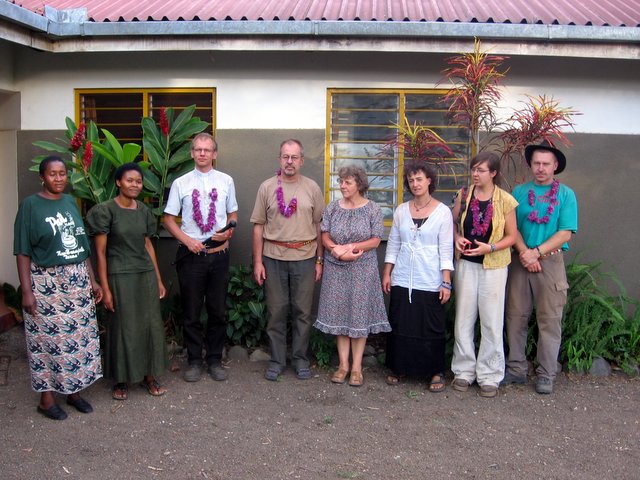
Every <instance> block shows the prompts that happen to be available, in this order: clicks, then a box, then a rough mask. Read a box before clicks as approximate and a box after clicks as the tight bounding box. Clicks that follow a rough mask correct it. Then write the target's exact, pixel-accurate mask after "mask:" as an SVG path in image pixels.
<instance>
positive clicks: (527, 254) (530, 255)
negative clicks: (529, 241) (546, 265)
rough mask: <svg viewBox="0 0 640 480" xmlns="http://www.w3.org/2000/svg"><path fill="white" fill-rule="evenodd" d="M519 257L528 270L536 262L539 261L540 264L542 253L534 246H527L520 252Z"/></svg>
mask: <svg viewBox="0 0 640 480" xmlns="http://www.w3.org/2000/svg"><path fill="white" fill-rule="evenodd" d="M518 258H519V259H520V263H521V264H522V266H523V267H524V268H526V269H527V270H528V269H529V267H530V266H531V265H533V264H534V263H538V264H539V263H540V262H539V259H540V254H539V253H538V251H537V250H534V249H532V248H527V249H526V250H523V251H522V252H520V254H519V255H518ZM540 271H542V268H540Z"/></svg>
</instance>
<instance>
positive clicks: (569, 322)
mask: <svg viewBox="0 0 640 480" xmlns="http://www.w3.org/2000/svg"><path fill="white" fill-rule="evenodd" d="M567 281H568V282H569V291H568V294H567V305H566V307H565V313H564V318H563V332H562V336H563V342H562V347H561V350H560V356H561V358H562V359H563V360H566V361H567V363H568V366H569V368H570V369H573V370H577V371H588V370H589V368H591V364H592V362H593V359H594V358H596V357H602V358H605V359H607V360H609V361H612V362H615V363H616V364H618V365H619V366H620V367H621V368H622V369H623V370H624V371H626V372H628V373H631V372H634V371H635V368H636V367H637V366H638V364H639V363H640V309H639V308H638V306H639V302H638V301H636V300H632V299H630V298H629V297H628V296H627V295H626V292H625V291H624V287H623V286H622V284H621V283H620V282H619V281H618V280H617V278H616V277H615V276H613V275H612V274H605V273H603V272H602V271H601V270H600V263H591V264H583V263H577V262H575V261H574V262H573V263H571V264H569V265H567ZM612 291H613V292H616V293H611V292H612Z"/></svg>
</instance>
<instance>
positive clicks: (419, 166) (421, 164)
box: [403, 160, 438, 195]
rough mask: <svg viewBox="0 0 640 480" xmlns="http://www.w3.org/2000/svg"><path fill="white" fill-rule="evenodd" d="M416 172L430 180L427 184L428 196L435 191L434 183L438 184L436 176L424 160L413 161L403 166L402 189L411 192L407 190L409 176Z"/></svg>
mask: <svg viewBox="0 0 640 480" xmlns="http://www.w3.org/2000/svg"><path fill="white" fill-rule="evenodd" d="M418 172H422V173H424V176H425V177H427V178H428V179H430V180H431V183H430V184H429V195H431V194H432V193H433V192H435V190H436V183H437V182H438V174H437V173H436V171H435V170H434V169H433V167H431V166H430V165H429V164H428V163H427V162H425V161H424V160H413V161H411V162H408V163H406V164H405V166H404V175H403V180H404V188H405V189H406V190H408V191H411V189H410V188H409V175H415V174H416V173H418Z"/></svg>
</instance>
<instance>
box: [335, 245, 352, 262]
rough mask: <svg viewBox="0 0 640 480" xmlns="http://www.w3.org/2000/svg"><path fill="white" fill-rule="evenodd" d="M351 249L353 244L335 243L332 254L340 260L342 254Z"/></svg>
mask: <svg viewBox="0 0 640 480" xmlns="http://www.w3.org/2000/svg"><path fill="white" fill-rule="evenodd" d="M349 250H353V246H352V245H350V244H349V245H334V246H333V248H332V249H331V255H332V256H333V257H334V258H337V259H338V260H341V259H342V256H343V255H345V254H346V253H347V252H348V251H349Z"/></svg>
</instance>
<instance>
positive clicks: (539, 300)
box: [503, 141, 578, 394]
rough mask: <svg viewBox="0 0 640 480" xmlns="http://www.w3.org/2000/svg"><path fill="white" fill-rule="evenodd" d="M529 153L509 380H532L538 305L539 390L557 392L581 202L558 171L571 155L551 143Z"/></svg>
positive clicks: (510, 288)
mask: <svg viewBox="0 0 640 480" xmlns="http://www.w3.org/2000/svg"><path fill="white" fill-rule="evenodd" d="M525 159H526V161H527V164H528V165H529V167H530V168H531V173H532V174H533V181H531V182H528V183H525V184H522V185H518V186H517V187H516V188H514V190H513V192H512V195H513V197H514V198H515V199H516V200H517V201H518V207H516V219H517V222H518V239H517V240H516V244H515V245H514V251H513V258H512V262H511V265H510V266H509V281H508V285H507V309H506V311H507V314H506V319H507V339H508V342H509V355H508V357H507V368H506V374H505V378H504V380H503V383H505V384H509V383H527V368H528V366H527V358H526V355H525V350H526V346H527V331H528V324H529V317H530V316H531V312H532V309H533V307H534V306H535V309H536V322H537V324H538V341H537V358H536V360H537V363H538V367H537V368H536V375H537V383H536V392H538V393H542V394H545V393H547V394H548V393H552V392H553V384H554V381H555V378H556V373H557V370H558V353H559V352H560V341H561V333H562V332H561V322H562V311H563V308H564V305H565V303H566V301H567V290H568V288H569V285H568V283H567V276H566V271H565V267H564V258H563V252H564V251H566V250H568V249H569V244H568V242H569V240H570V239H571V235H572V234H573V233H576V231H577V230H578V204H577V201H576V196H575V193H574V192H573V190H571V189H570V188H569V187H567V186H566V185H564V184H563V183H560V181H559V180H557V179H556V178H555V177H554V175H557V174H559V173H560V172H562V171H563V170H564V169H565V167H566V165H567V159H566V157H565V156H564V154H563V153H562V152H561V151H560V150H558V149H557V148H555V147H554V146H553V145H552V144H551V143H549V142H547V141H544V142H542V143H540V144H537V145H529V146H527V148H526V149H525Z"/></svg>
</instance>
